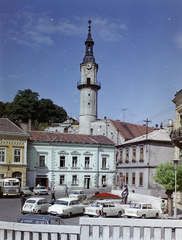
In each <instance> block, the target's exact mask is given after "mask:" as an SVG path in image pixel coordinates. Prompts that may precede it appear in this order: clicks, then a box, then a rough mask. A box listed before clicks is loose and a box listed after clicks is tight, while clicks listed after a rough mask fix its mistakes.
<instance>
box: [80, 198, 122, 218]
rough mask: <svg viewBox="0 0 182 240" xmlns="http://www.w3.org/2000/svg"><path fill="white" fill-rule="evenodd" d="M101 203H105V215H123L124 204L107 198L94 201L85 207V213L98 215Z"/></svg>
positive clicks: (91, 215)
mask: <svg viewBox="0 0 182 240" xmlns="http://www.w3.org/2000/svg"><path fill="white" fill-rule="evenodd" d="M101 204H102V205H103V214H102V215H103V217H109V216H115V217H121V216H122V215H123V210H124V206H123V205H124V204H117V203H114V202H112V201H109V200H107V199H106V200H97V201H94V202H92V203H91V204H90V205H89V206H88V207H85V209H84V214H86V215H89V216H90V217H93V216H95V217H98V216H99V207H100V205H101Z"/></svg>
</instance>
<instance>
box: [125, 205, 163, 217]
mask: <svg viewBox="0 0 182 240" xmlns="http://www.w3.org/2000/svg"><path fill="white" fill-rule="evenodd" d="M124 216H126V217H128V218H131V217H137V218H158V217H159V210H158V209H154V208H152V205H151V204H149V203H131V205H130V207H129V208H126V209H125V210H124Z"/></svg>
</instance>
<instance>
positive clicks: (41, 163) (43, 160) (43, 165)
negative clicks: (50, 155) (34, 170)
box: [39, 156, 45, 167]
mask: <svg viewBox="0 0 182 240" xmlns="http://www.w3.org/2000/svg"><path fill="white" fill-rule="evenodd" d="M39 167H45V156H39Z"/></svg>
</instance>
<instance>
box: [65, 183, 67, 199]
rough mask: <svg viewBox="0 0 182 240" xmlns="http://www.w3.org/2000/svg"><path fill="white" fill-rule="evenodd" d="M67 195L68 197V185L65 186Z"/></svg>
mask: <svg viewBox="0 0 182 240" xmlns="http://www.w3.org/2000/svg"><path fill="white" fill-rule="evenodd" d="M65 196H67V197H68V187H67V185H66V187H65Z"/></svg>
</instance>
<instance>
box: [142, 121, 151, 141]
mask: <svg viewBox="0 0 182 240" xmlns="http://www.w3.org/2000/svg"><path fill="white" fill-rule="evenodd" d="M143 121H144V122H146V139H147V138H148V124H149V122H151V121H150V120H149V119H148V118H147V119H146V120H143Z"/></svg>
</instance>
